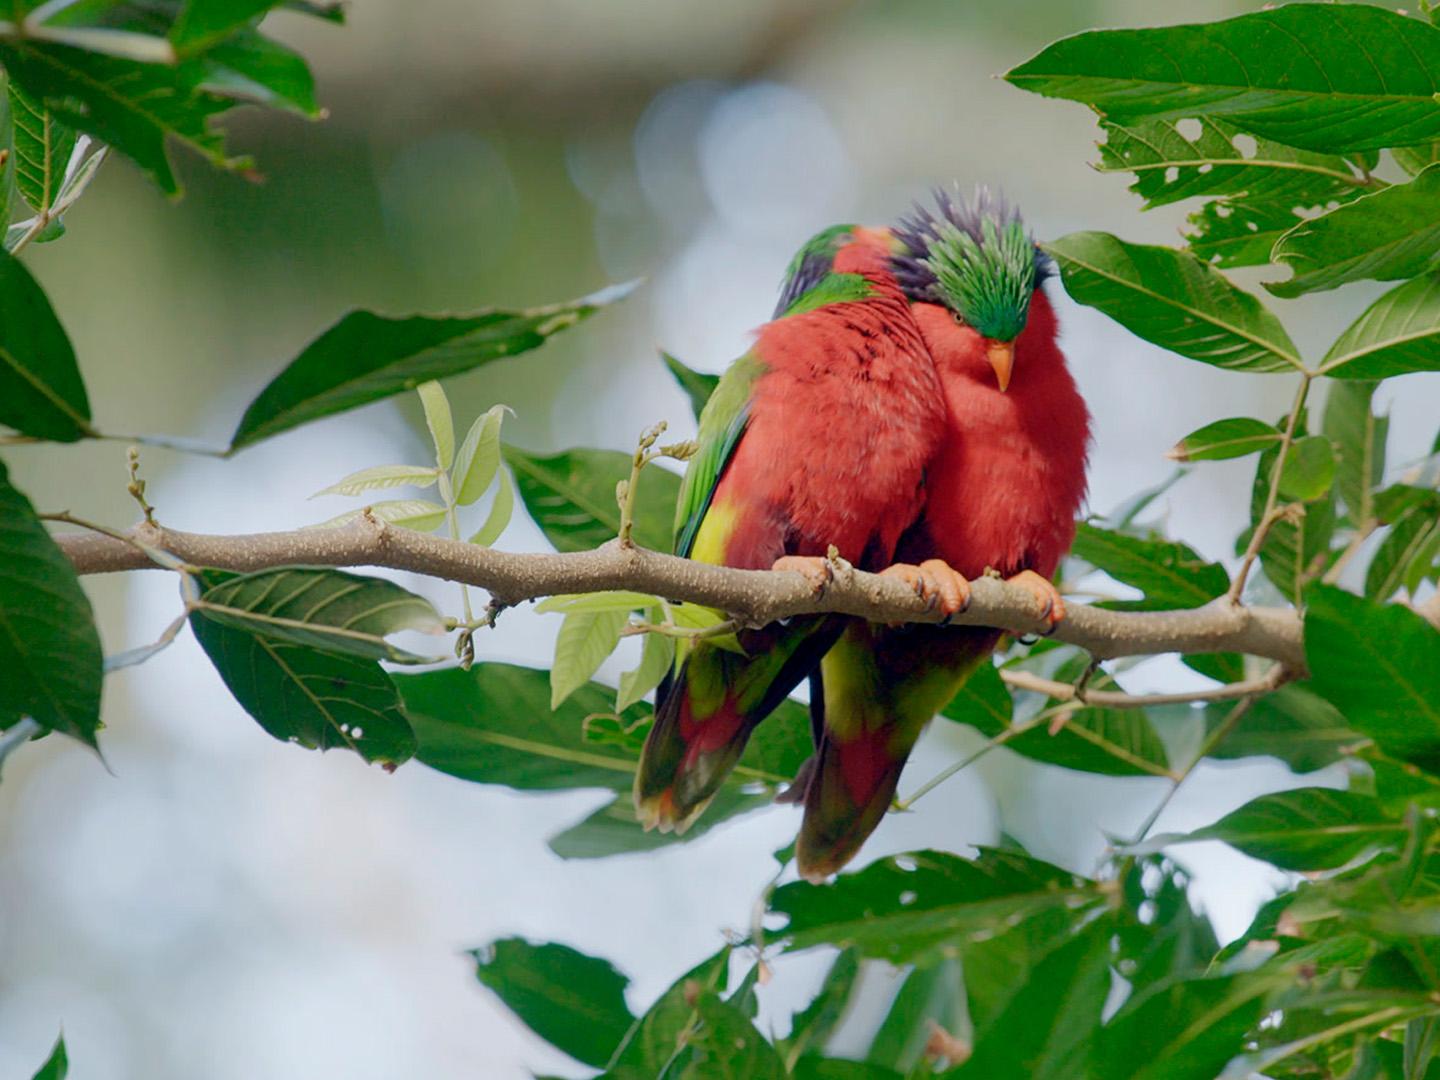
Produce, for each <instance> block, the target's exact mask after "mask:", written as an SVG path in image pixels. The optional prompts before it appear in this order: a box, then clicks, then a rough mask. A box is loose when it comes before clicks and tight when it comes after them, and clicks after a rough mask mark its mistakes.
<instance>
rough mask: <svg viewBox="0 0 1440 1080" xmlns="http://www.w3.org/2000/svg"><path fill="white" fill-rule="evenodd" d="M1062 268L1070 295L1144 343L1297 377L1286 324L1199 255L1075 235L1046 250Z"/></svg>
mask: <svg viewBox="0 0 1440 1080" xmlns="http://www.w3.org/2000/svg"><path fill="white" fill-rule="evenodd" d="M1041 246H1042V247H1044V249H1045V250H1046V251H1047V252H1048V253H1049V254H1051V255H1052V256H1054V258H1055V260H1056V262H1057V263H1059V265H1060V276H1061V278H1062V280H1063V281H1064V283H1065V291H1066V292H1068V293H1069V294H1070V296H1071V297H1072V298H1073V299H1074V300H1075V301H1076V302H1078V303H1081V304H1085V305H1086V306H1088V307H1093V308H1098V309H1099V310H1101V311H1103V312H1104V313H1105V314H1106V315H1109V316H1110V317H1111V318H1112V319H1114V320H1115V321H1116V322H1118V323H1120V324H1121V325H1122V326H1124V327H1125V328H1126V329H1128V330H1130V331H1132V332H1134V333H1135V334H1138V335H1139V336H1140V337H1142V338H1144V339H1145V340H1146V341H1149V342H1153V343H1154V344H1156V345H1159V346H1160V347H1161V348H1165V349H1169V350H1171V351H1172V352H1176V353H1179V354H1180V355H1181V356H1187V357H1189V358H1190V359H1192V360H1200V361H1202V362H1204V363H1206V364H1214V365H1215V366H1217V367H1223V368H1231V369H1234V370H1237V371H1286V370H1289V369H1299V368H1300V367H1301V366H1302V365H1301V361H1300V356H1299V352H1298V351H1297V350H1296V348H1295V344H1294V342H1292V341H1291V340H1290V335H1289V334H1287V333H1286V332H1285V328H1284V327H1283V326H1281V325H1280V321H1279V320H1278V319H1276V318H1275V316H1274V315H1273V314H1272V313H1271V312H1270V311H1269V310H1268V309H1267V308H1266V307H1265V306H1264V305H1263V304H1261V303H1260V301H1259V300H1257V299H1256V298H1255V297H1253V296H1251V295H1250V294H1249V293H1247V292H1245V291H1244V290H1243V289H1240V288H1237V287H1236V286H1234V285H1232V284H1231V283H1230V282H1229V281H1228V280H1227V279H1226V278H1225V277H1224V276H1223V275H1221V274H1220V273H1219V272H1218V271H1217V270H1215V269H1214V268H1213V267H1211V266H1209V265H1207V264H1206V263H1204V262H1201V261H1200V260H1199V259H1197V258H1196V257H1195V256H1194V255H1191V254H1190V253H1189V252H1185V251H1176V250H1174V249H1173V248H1166V247H1152V246H1149V245H1146V244H1128V243H1126V242H1125V241H1124V240H1121V239H1119V238H1117V237H1114V236H1111V235H1110V234H1109V233H1101V232H1082V233H1071V234H1070V235H1069V236H1064V237H1061V238H1060V239H1059V240H1056V241H1053V242H1051V243H1048V244H1043V245H1041Z"/></svg>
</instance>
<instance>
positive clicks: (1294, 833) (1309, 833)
mask: <svg viewBox="0 0 1440 1080" xmlns="http://www.w3.org/2000/svg"><path fill="white" fill-rule="evenodd" d="M1404 838H1405V826H1404V825H1403V824H1401V823H1400V822H1399V821H1396V820H1395V819H1394V818H1392V817H1391V816H1390V815H1389V814H1388V813H1387V812H1386V810H1385V808H1384V806H1383V805H1382V804H1381V803H1380V802H1379V801H1378V800H1377V799H1373V798H1371V797H1370V796H1368V795H1357V794H1355V793H1354V792H1350V791H1335V790H1333V789H1331V788H1295V789H1293V790H1290V791H1281V792H1277V793H1275V794H1273V795H1261V796H1260V797H1259V798H1258V799H1253V800H1251V801H1250V802H1248V803H1246V804H1245V805H1244V806H1242V807H1240V809H1238V810H1235V811H1232V812H1231V813H1229V814H1226V815H1225V816H1224V817H1223V818H1221V819H1220V820H1219V821H1217V822H1216V823H1215V824H1214V825H1208V826H1206V827H1205V828H1203V829H1199V830H1197V831H1195V832H1192V833H1189V834H1188V835H1187V836H1186V837H1185V839H1186V840H1187V841H1188V840H1223V841H1224V842H1225V843H1227V844H1229V845H1230V846H1231V847H1234V848H1238V849H1239V850H1240V851H1243V852H1244V853H1245V854H1246V855H1249V856H1251V857H1253V858H1256V859H1263V860H1265V861H1266V862H1269V863H1273V864H1275V865H1276V866H1278V867H1280V868H1281V869H1284V870H1333V869H1334V868H1335V867H1337V866H1342V865H1344V864H1345V863H1347V862H1349V861H1350V860H1351V859H1353V858H1355V856H1357V855H1359V854H1360V853H1361V852H1363V851H1365V850H1367V849H1369V848H1372V847H1380V846H1386V845H1391V846H1394V845H1398V844H1399V843H1400V842H1402V841H1403V840H1404Z"/></svg>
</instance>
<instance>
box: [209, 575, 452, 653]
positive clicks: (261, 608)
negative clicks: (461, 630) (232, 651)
mask: <svg viewBox="0 0 1440 1080" xmlns="http://www.w3.org/2000/svg"><path fill="white" fill-rule="evenodd" d="M199 610H200V611H202V612H203V613H204V614H205V617H206V618H208V619H211V620H213V621H214V622H218V623H221V624H223V625H225V626H229V627H232V628H233V629H236V630H248V631H249V632H250V633H252V634H260V635H262V636H264V637H267V638H270V639H272V640H277V641H289V642H292V643H293V644H296V645H309V646H312V647H314V648H317V649H324V650H326V651H328V652H340V653H348V654H349V655H351V656H360V657H365V658H368V659H371V660H398V661H402V662H404V661H415V660H420V661H423V660H425V658H424V657H417V656H414V655H413V654H411V653H408V652H406V651H405V650H404V649H398V648H396V647H395V646H394V645H391V644H390V643H389V642H388V641H386V640H385V638H386V636H388V635H390V634H396V633H399V632H400V631H402V630H418V631H420V632H421V633H426V634H440V633H443V632H444V630H445V621H444V620H443V619H442V618H441V617H440V614H439V612H437V611H436V610H435V609H434V607H432V606H431V604H430V601H428V600H426V599H424V598H423V597H419V596H416V595H415V594H414V593H412V592H409V591H407V590H405V589H402V588H401V587H400V586H399V585H396V584H395V583H394V582H393V581H387V580H385V579H384V578H372V577H361V576H360V575H359V574H350V573H346V572H345V571H343V570H329V569H321V568H318V567H305V566H281V567H276V568H274V569H271V570H260V571H257V572H256V573H253V574H242V575H238V576H235V577H226V578H225V579H224V580H222V581H220V582H219V583H218V584H216V585H214V586H213V587H211V588H209V589H207V590H206V591H205V593H204V595H203V596H202V597H201V598H200V605H199Z"/></svg>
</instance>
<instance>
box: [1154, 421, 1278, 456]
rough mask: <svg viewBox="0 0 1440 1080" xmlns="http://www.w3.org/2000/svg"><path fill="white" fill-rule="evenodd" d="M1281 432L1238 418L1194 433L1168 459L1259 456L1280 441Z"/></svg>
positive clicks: (1175, 447) (1261, 423) (1209, 425)
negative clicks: (1255, 454)
mask: <svg viewBox="0 0 1440 1080" xmlns="http://www.w3.org/2000/svg"><path fill="white" fill-rule="evenodd" d="M1280 438H1281V434H1280V430H1279V429H1278V428H1276V427H1275V426H1274V425H1273V424H1267V423H1265V422H1264V421H1263V420H1252V419H1250V418H1249V417H1244V416H1237V417H1235V418H1234V419H1231V420H1216V421H1215V422H1214V423H1213V424H1206V425H1205V426H1204V427H1202V428H1199V429H1198V430H1196V431H1192V432H1191V433H1190V434H1189V435H1186V436H1185V438H1183V439H1181V440H1180V441H1179V442H1178V443H1176V444H1175V446H1174V449H1172V450H1171V451H1170V452H1169V453H1167V454H1166V455H1165V456H1166V457H1168V458H1170V459H1171V460H1172V461H1179V462H1189V461H1225V460H1227V459H1229V458H1237V457H1244V456H1245V455H1246V454H1254V453H1258V452H1259V451H1261V450H1264V449H1266V448H1267V447H1270V446H1274V445H1275V444H1276V443H1278V442H1279V441H1280Z"/></svg>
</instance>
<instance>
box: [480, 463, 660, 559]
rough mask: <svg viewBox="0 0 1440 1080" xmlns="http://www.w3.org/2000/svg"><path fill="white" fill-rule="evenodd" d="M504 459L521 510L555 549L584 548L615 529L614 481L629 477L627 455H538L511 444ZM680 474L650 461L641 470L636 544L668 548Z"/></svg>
mask: <svg viewBox="0 0 1440 1080" xmlns="http://www.w3.org/2000/svg"><path fill="white" fill-rule="evenodd" d="M505 460H506V462H508V463H509V465H510V468H511V469H513V470H514V471H515V486H516V488H518V489H519V491H520V498H521V499H522V500H523V501H524V503H525V509H526V510H528V511H529V512H530V516H531V517H533V518H534V519H535V524H537V525H539V526H540V529H541V531H542V532H543V533H544V534H545V538H546V539H547V540H549V541H550V543H552V544H554V545H555V548H556V550H557V551H589V550H591V549H592V548H597V547H599V546H600V545H601V544H603V543H605V541H607V540H613V539H614V538H615V537H616V536H617V535H618V534H619V532H620V506H619V504H618V503H617V502H616V501H615V485H616V484H618V483H619V482H620V481H622V480H626V479H628V478H629V476H630V465H631V460H632V459H631V455H629V454H622V453H620V452H619V451H617V450H567V451H565V452H564V453H560V454H553V455H551V456H549V457H540V456H537V455H534V454H528V453H526V452H525V451H524V450H520V449H517V448H516V447H513V446H508V445H507V446H506V447H505ZM679 497H680V477H678V476H676V475H675V474H674V473H672V472H670V471H669V470H667V469H662V468H660V467H659V466H656V465H651V466H650V467H649V468H647V469H645V470H644V471H642V472H641V473H640V487H639V490H638V492H637V493H636V498H635V525H634V533H633V535H634V538H635V542H636V543H637V544H639V545H640V546H641V547H647V548H652V549H654V550H656V551H669V550H670V536H671V530H672V526H673V520H674V516H675V501H676V500H677V499H678V498H679Z"/></svg>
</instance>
